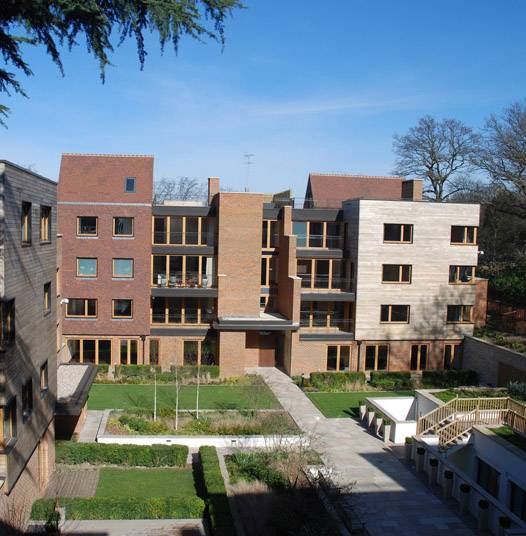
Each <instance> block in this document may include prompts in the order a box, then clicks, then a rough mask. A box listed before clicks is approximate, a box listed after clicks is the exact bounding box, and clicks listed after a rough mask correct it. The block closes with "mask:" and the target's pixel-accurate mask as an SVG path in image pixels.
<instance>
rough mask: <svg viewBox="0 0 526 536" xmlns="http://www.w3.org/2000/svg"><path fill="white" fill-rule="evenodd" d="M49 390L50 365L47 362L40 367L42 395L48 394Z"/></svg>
mask: <svg viewBox="0 0 526 536" xmlns="http://www.w3.org/2000/svg"><path fill="white" fill-rule="evenodd" d="M48 388H49V383H48V365H47V361H46V362H45V363H44V364H43V365H42V366H41V367H40V395H41V396H43V395H44V394H45V393H47V391H48Z"/></svg>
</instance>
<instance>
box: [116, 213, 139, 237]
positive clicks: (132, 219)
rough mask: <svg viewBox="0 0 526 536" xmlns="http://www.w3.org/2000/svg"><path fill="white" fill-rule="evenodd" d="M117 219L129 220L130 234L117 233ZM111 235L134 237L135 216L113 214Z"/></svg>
mask: <svg viewBox="0 0 526 536" xmlns="http://www.w3.org/2000/svg"><path fill="white" fill-rule="evenodd" d="M118 219H127V220H131V234H117V220H118ZM112 236H113V238H134V237H135V218H134V217H133V216H113V223H112Z"/></svg>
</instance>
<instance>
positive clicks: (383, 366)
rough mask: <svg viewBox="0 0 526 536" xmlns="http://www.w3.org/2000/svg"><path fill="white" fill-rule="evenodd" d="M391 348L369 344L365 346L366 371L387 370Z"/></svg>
mask: <svg viewBox="0 0 526 536" xmlns="http://www.w3.org/2000/svg"><path fill="white" fill-rule="evenodd" d="M388 360H389V346H388V345H387V344H368V345H366V346H365V370H387V363H388Z"/></svg>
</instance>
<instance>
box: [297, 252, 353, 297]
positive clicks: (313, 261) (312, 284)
mask: <svg viewBox="0 0 526 536" xmlns="http://www.w3.org/2000/svg"><path fill="white" fill-rule="evenodd" d="M298 261H303V262H305V261H307V262H308V261H310V262H311V271H310V286H308V287H306V286H303V282H302V284H301V288H302V289H309V288H310V289H319V290H340V291H341V290H344V289H348V288H350V286H351V282H350V263H349V261H348V259H331V258H329V259H304V258H301V257H300V258H297V259H296V273H297V266H298V264H297V263H298ZM316 261H328V263H329V271H328V273H327V278H328V281H327V286H326V287H318V286H316V285H315V283H316V279H318V275H317V274H318V272H317V269H316V267H317V264H316ZM333 261H340V262H342V263H343V266H344V270H343V271H344V274H345V275H344V277H343V278H342V279H344V280H345V285H342V286H343V287H344V289H341V288H339V287H337V286H336V287H333V278H332V275H333V269H334V268H333ZM298 277H300V278H301V276H298Z"/></svg>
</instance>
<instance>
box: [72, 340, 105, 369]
mask: <svg viewBox="0 0 526 536" xmlns="http://www.w3.org/2000/svg"><path fill="white" fill-rule="evenodd" d="M67 346H68V351H69V356H70V360H71V361H72V362H73V363H95V364H97V365H98V364H106V365H111V340H110V339H68V341H67Z"/></svg>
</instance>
